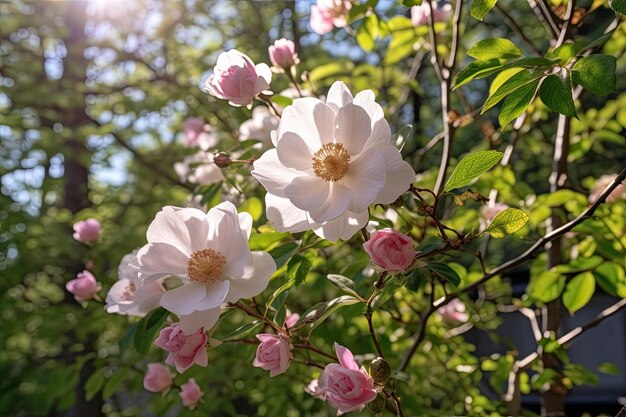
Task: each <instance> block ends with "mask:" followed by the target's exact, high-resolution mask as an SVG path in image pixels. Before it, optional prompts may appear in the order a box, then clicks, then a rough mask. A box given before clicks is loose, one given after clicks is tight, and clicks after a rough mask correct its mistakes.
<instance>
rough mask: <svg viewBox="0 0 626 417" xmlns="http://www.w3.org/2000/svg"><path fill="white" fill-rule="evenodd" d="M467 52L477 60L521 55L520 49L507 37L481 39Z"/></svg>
mask: <svg viewBox="0 0 626 417" xmlns="http://www.w3.org/2000/svg"><path fill="white" fill-rule="evenodd" d="M467 54H468V55H469V56H471V57H473V58H476V59H478V60H482V61H486V60H489V59H513V58H518V57H521V56H522V51H521V50H520V49H519V48H518V47H517V46H515V44H514V43H513V42H511V41H510V40H509V39H503V38H489V39H483V40H482V41H480V42H477V43H476V44H474V46H472V47H471V48H470V49H469V50H468V51H467Z"/></svg>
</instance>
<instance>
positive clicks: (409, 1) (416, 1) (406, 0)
mask: <svg viewBox="0 0 626 417" xmlns="http://www.w3.org/2000/svg"><path fill="white" fill-rule="evenodd" d="M402 4H403V5H404V6H406V7H413V6H421V5H422V0H402Z"/></svg>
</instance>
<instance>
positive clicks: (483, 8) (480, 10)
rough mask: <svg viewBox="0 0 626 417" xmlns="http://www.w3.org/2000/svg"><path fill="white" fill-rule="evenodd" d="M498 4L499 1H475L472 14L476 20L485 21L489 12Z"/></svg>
mask: <svg viewBox="0 0 626 417" xmlns="http://www.w3.org/2000/svg"><path fill="white" fill-rule="evenodd" d="M496 2H497V0H474V1H473V2H472V7H471V8H470V14H471V15H472V17H473V18H474V19H478V20H483V18H484V17H485V16H486V15H487V13H489V10H491V9H493V6H495V5H496Z"/></svg>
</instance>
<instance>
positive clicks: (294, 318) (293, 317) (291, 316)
mask: <svg viewBox="0 0 626 417" xmlns="http://www.w3.org/2000/svg"><path fill="white" fill-rule="evenodd" d="M298 320H300V314H298V313H292V312H291V311H289V310H287V315H286V316H285V327H293V325H294V324H296V323H297V322H298Z"/></svg>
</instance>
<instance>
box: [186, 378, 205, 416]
mask: <svg viewBox="0 0 626 417" xmlns="http://www.w3.org/2000/svg"><path fill="white" fill-rule="evenodd" d="M203 395H204V393H203V392H202V390H201V389H200V387H199V386H198V384H197V383H196V380H195V379H193V378H189V381H188V382H187V383H186V384H183V385H181V386H180V399H181V400H182V401H183V405H184V406H185V407H189V409H190V410H193V409H194V408H196V405H198V402H199V401H200V398H202V396H203Z"/></svg>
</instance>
